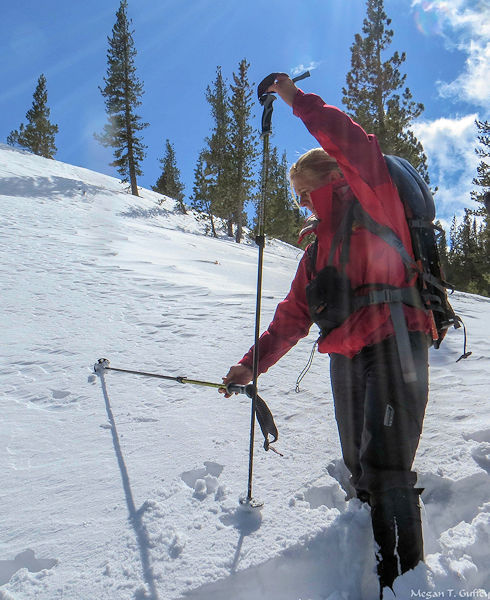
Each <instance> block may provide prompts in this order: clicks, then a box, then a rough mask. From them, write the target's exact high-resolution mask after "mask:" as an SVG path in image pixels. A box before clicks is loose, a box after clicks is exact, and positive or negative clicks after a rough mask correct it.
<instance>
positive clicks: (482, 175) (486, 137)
mask: <svg viewBox="0 0 490 600" xmlns="http://www.w3.org/2000/svg"><path fill="white" fill-rule="evenodd" d="M475 124H476V127H477V130H478V134H477V139H478V146H477V147H476V148H475V152H476V154H477V155H478V156H479V157H480V158H481V161H480V163H479V165H478V167H477V169H476V172H477V175H476V177H475V178H474V179H473V184H474V185H476V186H478V187H479V188H483V189H482V190H479V191H473V192H471V197H472V198H473V200H476V201H477V202H480V203H483V196H484V194H485V192H488V191H489V189H490V161H489V160H488V159H489V158H490V122H489V121H479V120H478V119H476V121H475ZM479 214H483V215H485V214H487V213H486V210H485V209H484V207H483V206H481V208H480V210H479Z"/></svg>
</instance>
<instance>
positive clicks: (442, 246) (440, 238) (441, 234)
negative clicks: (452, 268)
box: [434, 221, 449, 278]
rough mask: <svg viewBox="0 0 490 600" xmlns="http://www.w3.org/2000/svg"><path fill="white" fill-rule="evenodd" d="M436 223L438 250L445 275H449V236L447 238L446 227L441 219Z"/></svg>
mask: <svg viewBox="0 0 490 600" xmlns="http://www.w3.org/2000/svg"><path fill="white" fill-rule="evenodd" d="M434 225H435V226H436V228H437V229H436V234H437V237H436V241H437V250H438V252H439V259H440V261H441V269H442V272H443V275H444V277H446V278H447V277H448V270H449V257H448V252H447V238H446V232H445V231H444V228H443V226H442V223H441V222H440V221H436V222H435V223H434Z"/></svg>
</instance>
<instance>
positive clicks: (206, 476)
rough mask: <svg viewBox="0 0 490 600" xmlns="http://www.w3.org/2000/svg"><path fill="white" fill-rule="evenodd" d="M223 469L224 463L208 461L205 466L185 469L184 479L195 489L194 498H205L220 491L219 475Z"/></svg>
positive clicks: (182, 476)
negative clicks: (190, 469)
mask: <svg viewBox="0 0 490 600" xmlns="http://www.w3.org/2000/svg"><path fill="white" fill-rule="evenodd" d="M222 471H223V465H220V464H218V463H215V462H211V461H206V462H205V463H204V468H201V469H193V470H192V471H184V473H182V475H181V478H182V481H183V482H184V483H185V484H187V485H188V486H189V487H190V488H192V489H193V490H194V494H193V496H194V498H197V499H198V500H204V498H206V497H207V496H209V494H214V493H218V492H219V490H218V487H219V482H218V477H219V476H220V475H221V473H222Z"/></svg>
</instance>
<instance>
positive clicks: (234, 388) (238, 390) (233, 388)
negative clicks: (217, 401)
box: [225, 383, 247, 394]
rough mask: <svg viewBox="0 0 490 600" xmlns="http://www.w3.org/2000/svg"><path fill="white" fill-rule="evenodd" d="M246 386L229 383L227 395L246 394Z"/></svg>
mask: <svg viewBox="0 0 490 600" xmlns="http://www.w3.org/2000/svg"><path fill="white" fill-rule="evenodd" d="M246 388H247V386H246V385H238V383H229V384H228V385H227V386H226V387H225V389H226V393H227V394H246V393H247V392H246Z"/></svg>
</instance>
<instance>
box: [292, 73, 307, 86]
mask: <svg viewBox="0 0 490 600" xmlns="http://www.w3.org/2000/svg"><path fill="white" fill-rule="evenodd" d="M310 75H311V73H310V72H309V71H305V72H304V73H302V74H301V75H298V76H297V77H293V79H292V81H293V83H296V82H297V81H301V80H302V79H306V78H307V77H309V76H310Z"/></svg>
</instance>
